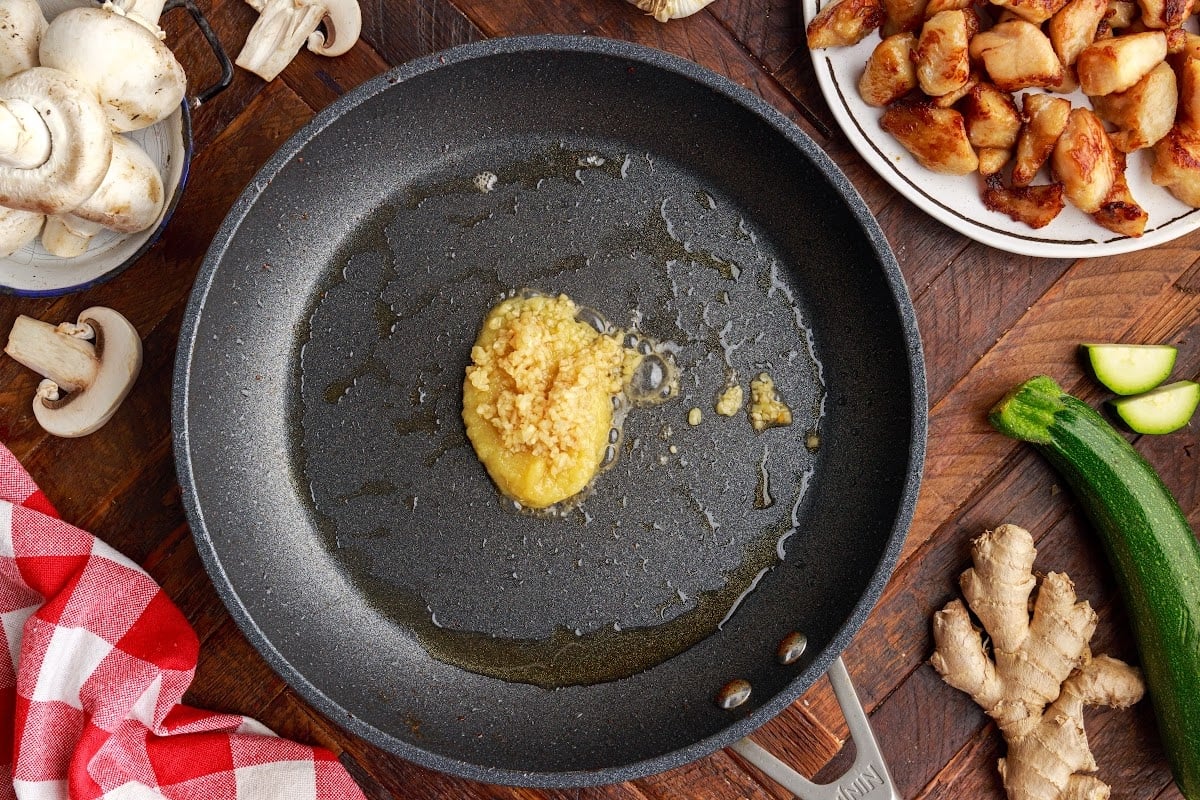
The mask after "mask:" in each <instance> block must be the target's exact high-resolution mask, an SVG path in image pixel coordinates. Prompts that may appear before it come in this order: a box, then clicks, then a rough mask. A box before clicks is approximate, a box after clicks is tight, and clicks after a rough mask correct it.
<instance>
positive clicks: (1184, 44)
mask: <svg viewBox="0 0 1200 800" xmlns="http://www.w3.org/2000/svg"><path fill="white" fill-rule="evenodd" d="M1176 31H1178V33H1177V32H1176ZM1181 34H1182V35H1181ZM1167 52H1168V53H1173V54H1174V55H1175V58H1176V59H1177V60H1178V64H1177V65H1182V63H1183V61H1184V60H1185V59H1188V58H1200V36H1197V35H1196V34H1194V33H1192V32H1191V31H1187V30H1184V29H1183V28H1174V29H1172V30H1169V31H1167Z"/></svg>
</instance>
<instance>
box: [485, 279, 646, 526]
mask: <svg viewBox="0 0 1200 800" xmlns="http://www.w3.org/2000/svg"><path fill="white" fill-rule="evenodd" d="M578 311H579V309H578V308H577V307H576V305H575V303H573V302H572V301H571V299H570V298H568V297H566V296H565V295H559V296H558V297H546V296H542V295H532V296H528V297H525V296H522V297H514V298H511V299H509V300H505V301H503V302H502V303H500V304H499V305H497V306H496V307H495V308H493V309H492V310H491V312H490V313H489V314H488V316H487V319H485V320H484V324H483V327H482V329H481V330H480V332H479V338H478V339H477V340H476V342H475V346H474V347H472V348H471V360H472V364H471V366H468V367H467V372H466V378H467V379H466V381H464V383H463V421H464V422H465V423H466V427H467V437H468V438H469V439H470V440H471V444H472V445H473V446H474V448H475V452H476V454H477V455H478V456H479V460H480V461H482V462H483V465H484V466H485V467H486V468H487V471H488V474H489V475H491V477H492V480H493V481H495V482H496V485H497V486H498V487H499V488H500V490H501V491H502V492H504V494H505V495H507V496H509V497H511V498H512V499H514V500H516V501H517V502H519V503H521V504H522V505H523V506H526V507H529V508H545V507H547V506H550V505H553V504H554V503H558V502H561V501H562V500H566V499H567V498H570V497H572V496H574V495H576V494H578V493H579V492H580V491H582V490H583V489H584V487H586V486H587V485H588V483H589V482H590V481H591V480H592V478H593V477H594V476H595V475H596V473H597V472H598V471H599V468H600V465H601V463H602V462H603V460H604V451H605V448H606V447H607V445H608V443H609V431H610V430H611V429H612V427H613V397H614V396H616V395H617V394H618V393H620V391H621V387H622V380H621V378H622V367H623V362H624V360H625V350H624V348H622V347H621V344H620V342H619V341H618V340H617V339H616V338H615V337H614V336H610V335H605V334H601V333H599V332H598V331H597V330H596V329H595V328H592V327H591V326H590V325H588V324H586V323H584V322H580V321H578V320H577V319H576V314H577V313H578Z"/></svg>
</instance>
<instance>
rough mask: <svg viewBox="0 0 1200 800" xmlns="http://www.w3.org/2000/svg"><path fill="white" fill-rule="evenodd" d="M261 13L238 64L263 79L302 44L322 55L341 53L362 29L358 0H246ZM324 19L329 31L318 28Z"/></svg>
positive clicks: (280, 68)
mask: <svg viewBox="0 0 1200 800" xmlns="http://www.w3.org/2000/svg"><path fill="white" fill-rule="evenodd" d="M246 2H247V3H248V4H249V5H250V6H251V7H252V8H253V9H254V10H256V11H258V12H259V17H258V19H257V20H256V21H255V23H254V27H252V28H251V29H250V33H249V34H248V35H247V36H246V44H245V45H244V46H243V47H242V52H241V53H239V54H238V57H237V65H238V66H239V67H241V68H242V69H245V70H249V71H250V72H253V73H254V74H255V75H258V76H259V77H261V78H262V79H263V80H266V81H270V80H274V79H275V77H276V76H277V75H279V73H280V72H283V70H284V68H285V67H286V66H287V65H288V64H290V63H291V61H292V59H293V58H295V57H296V53H297V52H299V50H300V47H301V46H302V45H304V44H306V43H307V46H308V49H309V50H311V51H312V52H314V53H316V54H318V55H322V56H340V55H342V54H343V53H345V52H346V51H347V50H349V49H350V48H351V47H353V46H354V43H355V42H357V41H358V36H359V33H361V31H362V12H361V10H360V9H359V7H358V2H357V0H246ZM322 22H324V23H325V31H324V32H323V33H322V32H321V31H319V30H317V28H318V26H319V25H320V24H321V23H322Z"/></svg>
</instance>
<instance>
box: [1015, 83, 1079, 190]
mask: <svg viewBox="0 0 1200 800" xmlns="http://www.w3.org/2000/svg"><path fill="white" fill-rule="evenodd" d="M1021 109H1022V111H1024V116H1025V126H1024V127H1022V128H1021V132H1020V134H1018V136H1017V161H1016V163H1015V164H1014V165H1013V171H1012V182H1013V186H1028V185H1029V184H1031V183H1033V179H1034V177H1036V176H1037V173H1038V170H1039V169H1041V168H1042V164H1044V163H1046V159H1047V158H1049V157H1050V153H1052V152H1053V151H1054V144H1055V143H1056V142H1057V141H1058V137H1059V135H1061V134H1062V132H1063V128H1065V127H1067V115H1069V114H1070V113H1071V103H1070V101H1069V100H1065V99H1064V98H1062V97H1051V96H1050V95H1048V94H1024V95H1022V96H1021Z"/></svg>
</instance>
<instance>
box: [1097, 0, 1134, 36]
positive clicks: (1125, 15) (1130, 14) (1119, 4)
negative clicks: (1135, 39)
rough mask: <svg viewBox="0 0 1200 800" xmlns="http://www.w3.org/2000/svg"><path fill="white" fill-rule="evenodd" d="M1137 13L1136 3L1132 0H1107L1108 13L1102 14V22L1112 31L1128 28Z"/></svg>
mask: <svg viewBox="0 0 1200 800" xmlns="http://www.w3.org/2000/svg"><path fill="white" fill-rule="evenodd" d="M1137 11H1138V7H1137V3H1135V2H1134V1H1133V0H1108V11H1107V12H1105V14H1104V21H1105V22H1107V23H1108V27H1110V28H1112V29H1114V30H1121V29H1122V28H1128V27H1129V26H1130V25H1131V24H1133V18H1134V17H1135V16H1137Z"/></svg>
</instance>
